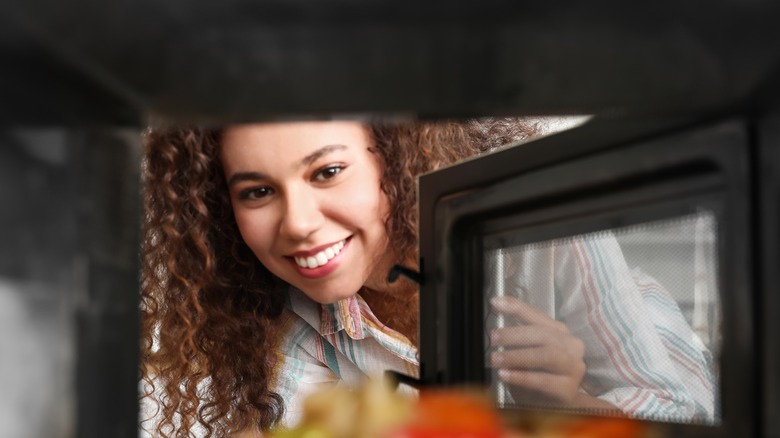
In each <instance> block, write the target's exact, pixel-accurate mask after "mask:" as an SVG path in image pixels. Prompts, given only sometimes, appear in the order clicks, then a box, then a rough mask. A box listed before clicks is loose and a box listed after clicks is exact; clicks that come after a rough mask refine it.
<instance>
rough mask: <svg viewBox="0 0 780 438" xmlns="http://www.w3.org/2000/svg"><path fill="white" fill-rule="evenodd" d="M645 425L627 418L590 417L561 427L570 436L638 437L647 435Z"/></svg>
mask: <svg viewBox="0 0 780 438" xmlns="http://www.w3.org/2000/svg"><path fill="white" fill-rule="evenodd" d="M645 432H646V430H645V427H644V425H643V424H642V423H641V422H639V421H635V420H629V419H627V418H590V419H587V420H580V421H577V422H573V423H570V424H568V425H566V426H564V427H561V428H560V433H561V435H562V436H565V437H568V438H597V437H610V438H638V437H641V436H644V435H645Z"/></svg>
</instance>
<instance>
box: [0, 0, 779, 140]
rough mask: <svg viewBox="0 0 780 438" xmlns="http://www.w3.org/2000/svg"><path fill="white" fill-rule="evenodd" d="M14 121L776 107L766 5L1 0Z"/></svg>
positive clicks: (771, 22) (0, 34) (774, 35)
mask: <svg viewBox="0 0 780 438" xmlns="http://www.w3.org/2000/svg"><path fill="white" fill-rule="evenodd" d="M0 17H2V18H0V56H1V57H2V58H0V59H2V65H0V97H1V98H0V116H1V119H0V120H2V121H3V123H5V124H6V125H52V124H55V125H63V124H65V125H71V124H95V123H100V124H124V125H138V124H142V123H144V121H145V120H146V118H147V117H162V118H166V119H173V120H187V121H200V122H209V121H215V122H219V121H228V120H230V121H236V120H257V119H277V118H296V117H310V116H315V117H319V116H324V115H334V114H335V115H339V114H363V113H384V114H391V115H399V116H417V117H450V116H479V115H489V114H490V115H499V114H585V113H587V114H624V113H630V114H659V113H663V114H668V113H686V114H690V113H702V112H713V111H722V110H727V109H733V108H735V107H745V106H748V107H755V106H764V105H776V102H778V101H779V100H780V99H779V98H780V92H779V91H780V86H778V82H780V79H778V78H780V26H777V25H776V24H777V21H778V18H780V4H779V3H778V2H773V1H762V0H752V1H719V2H711V1H697V0H689V1H685V2H679V1H676V0H675V1H670V0H656V1H652V2H650V1H645V2H624V1H620V0H604V1H596V2H574V1H571V2H557V1H549V2H547V1H537V2H517V1H498V0H480V1H465V2H442V1H431V2H423V1H404V0H393V1H389V0H373V1H366V0H267V1H262V2H259V1H255V0H226V1H221V2H216V1H206V0H191V1H187V2H174V1H171V0H132V1H130V0H118V1H110V2H107V1H95V0H70V1H67V2H62V1H53V0H27V1H24V2H22V1H11V0H3V3H0Z"/></svg>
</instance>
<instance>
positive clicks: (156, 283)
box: [141, 119, 537, 437]
mask: <svg viewBox="0 0 780 438" xmlns="http://www.w3.org/2000/svg"><path fill="white" fill-rule="evenodd" d="M369 131H370V134H371V139H372V141H373V145H372V146H371V151H372V152H373V153H375V154H377V155H378V156H379V157H380V159H381V162H382V165H383V176H382V181H381V188H382V190H383V191H384V193H385V194H386V195H387V197H388V199H389V202H390V206H391V208H390V211H391V215H390V217H389V218H388V219H387V221H386V230H387V233H388V236H389V237H390V241H391V242H393V245H394V251H395V254H397V255H398V258H399V262H403V263H409V262H410V261H411V262H413V261H414V260H416V259H417V208H416V202H417V182H416V177H417V176H418V175H420V174H422V173H424V172H428V171H431V170H434V169H436V168H439V167H441V166H444V165H448V164H451V163H454V162H456V161H459V160H462V159H465V158H468V157H471V156H473V155H475V154H478V153H481V152H484V151H486V150H489V149H491V148H493V147H495V146H497V145H500V144H504V143H509V142H513V141H518V140H523V139H526V138H528V137H532V136H533V135H535V133H536V131H537V126H536V125H535V124H534V123H531V122H527V121H524V120H519V119H499V120H488V121H485V120H482V121H468V122H461V123H458V122H408V123H372V124H370V126H369ZM221 135H222V130H221V129H205V128H201V127H191V126H185V127H175V128H170V127H168V128H155V129H152V130H149V131H148V132H147V133H146V134H145V145H146V147H145V155H144V162H143V189H144V216H143V229H142V236H143V240H142V273H141V312H142V330H143V342H142V347H141V348H142V358H143V361H142V364H141V373H142V376H143V378H144V382H145V384H146V392H145V394H144V396H145V397H150V398H151V399H152V400H153V401H154V402H156V403H155V405H156V406H157V413H156V415H155V417H154V419H153V420H152V421H153V422H154V433H155V434H157V435H159V436H164V437H187V436H191V430H192V429H193V427H195V425H196V424H200V426H201V427H203V428H204V429H205V430H206V432H207V433H208V434H209V436H227V435H230V434H232V433H236V432H238V431H243V430H268V429H270V428H272V427H273V426H274V425H275V424H276V423H277V422H278V421H279V419H280V418H281V416H282V413H283V410H284V403H283V400H282V399H281V397H280V396H279V395H278V394H276V393H274V392H273V391H272V388H271V383H272V382H271V379H272V370H273V367H274V358H275V355H274V354H269V352H271V351H274V348H275V347H276V343H277V342H278V339H277V336H276V332H275V329H274V322H275V321H276V320H277V318H279V316H280V315H281V313H282V310H283V303H284V295H283V293H282V292H281V290H282V287H283V286H284V285H283V283H282V281H281V280H280V279H278V278H277V277H275V276H274V275H273V274H271V273H270V272H269V271H268V270H267V269H266V268H265V267H264V266H263V265H262V264H260V262H259V261H258V260H257V258H256V257H255V256H254V254H253V253H252V251H251V250H250V249H249V247H248V246H246V244H245V243H244V242H243V240H242V239H241V236H240V234H239V232H238V227H237V225H236V222H235V219H234V217H233V212H232V208H231V204H230V199H229V197H228V189H227V185H226V182H225V176H224V174H223V169H222V168H221V164H220V160H219V147H220V138H221ZM398 313H399V314H404V315H408V314H409V313H410V312H408V309H398ZM412 318H414V323H415V324H416V323H417V315H416V313H415V314H414V315H412ZM386 323H387V322H386ZM388 325H390V326H391V327H392V324H391V323H388Z"/></svg>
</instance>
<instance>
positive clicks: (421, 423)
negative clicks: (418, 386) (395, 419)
mask: <svg viewBox="0 0 780 438" xmlns="http://www.w3.org/2000/svg"><path fill="white" fill-rule="evenodd" d="M503 436H505V430H504V428H503V427H502V423H501V417H500V416H499V414H498V412H497V411H496V410H495V409H493V407H492V406H491V405H490V403H489V402H488V401H487V400H486V399H485V398H484V397H482V396H481V395H479V394H477V393H470V392H467V391H466V392H464V391H455V390H445V389H437V390H428V391H423V392H422V393H421V394H420V399H419V401H418V403H417V405H416V406H415V411H414V414H413V416H412V418H411V419H410V420H409V421H408V422H407V423H406V424H404V425H403V426H401V427H400V428H399V429H396V430H394V431H393V432H392V433H390V434H389V435H388V437H387V438H500V437H503Z"/></svg>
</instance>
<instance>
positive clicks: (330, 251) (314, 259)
mask: <svg viewBox="0 0 780 438" xmlns="http://www.w3.org/2000/svg"><path fill="white" fill-rule="evenodd" d="M346 243H347V240H346V239H344V240H342V241H339V242H336V243H334V244H333V245H331V246H329V247H327V248H325V249H323V250H322V251H320V252H318V253H317V254H314V255H311V256H308V257H293V259H294V260H295V264H297V265H298V266H300V267H301V268H306V269H314V268H319V267H320V266H324V265H326V264H328V262H329V261H331V259H333V258H334V257H336V256H337V255H339V253H340V252H341V250H342V249H343V248H344V244H346Z"/></svg>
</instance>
